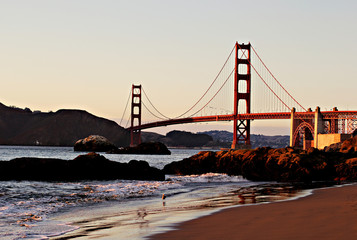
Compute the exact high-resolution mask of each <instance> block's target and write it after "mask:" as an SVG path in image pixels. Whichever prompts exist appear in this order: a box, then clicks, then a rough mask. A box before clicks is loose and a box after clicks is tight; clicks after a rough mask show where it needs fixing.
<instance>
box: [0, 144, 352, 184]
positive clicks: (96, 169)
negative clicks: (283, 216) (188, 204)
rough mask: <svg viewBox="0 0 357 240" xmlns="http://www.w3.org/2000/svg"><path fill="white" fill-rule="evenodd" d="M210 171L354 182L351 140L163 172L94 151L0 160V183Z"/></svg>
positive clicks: (226, 157) (227, 156)
mask: <svg viewBox="0 0 357 240" xmlns="http://www.w3.org/2000/svg"><path fill="white" fill-rule="evenodd" d="M143 146H146V147H148V146H150V147H151V148H148V149H149V150H150V151H152V148H153V147H155V146H157V145H155V144H154V145H150V144H149V145H143ZM143 149H144V150H145V148H143ZM143 149H141V150H143ZM149 150H148V153H149V152H150V151H149ZM142 152H143V151H142ZM144 152H145V151H144ZM135 153H136V152H135ZM210 172H213V173H226V174H228V175H241V176H243V177H244V178H246V179H248V180H251V181H279V182H287V181H289V182H312V181H346V180H347V181H355V180H357V137H354V138H351V139H348V140H346V141H344V142H343V143H339V144H334V145H331V146H330V147H327V148H325V149H324V150H318V149H315V148H310V149H308V150H301V149H294V148H291V147H286V148H278V149H273V148H269V147H262V148H256V149H253V150H228V151H217V152H212V151H201V152H199V153H198V154H196V155H193V156H191V157H189V158H186V159H183V160H181V161H176V162H172V163H170V164H167V165H166V166H165V167H164V169H163V170H160V169H157V168H154V167H150V166H149V164H148V163H147V162H145V161H137V160H132V161H130V162H129V163H119V162H114V161H110V160H108V159H106V158H105V157H104V156H102V155H99V154H96V153H94V152H92V153H88V154H86V155H80V156H78V157H76V158H75V159H73V160H69V161H67V160H61V159H43V158H17V159H13V160H10V161H0V180H38V181H74V180H112V179H135V180H160V181H163V180H165V174H177V175H190V174H204V173H210Z"/></svg>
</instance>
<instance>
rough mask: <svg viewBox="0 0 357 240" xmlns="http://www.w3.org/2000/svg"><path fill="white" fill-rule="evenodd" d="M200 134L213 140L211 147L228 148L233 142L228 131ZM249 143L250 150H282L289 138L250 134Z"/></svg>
mask: <svg viewBox="0 0 357 240" xmlns="http://www.w3.org/2000/svg"><path fill="white" fill-rule="evenodd" d="M199 133H202V134H207V135H209V136H211V137H212V138H213V141H214V142H213V143H212V145H219V146H222V147H223V146H225V147H230V145H231V144H232V141H233V133H232V132H228V131H217V130H214V131H206V132H199ZM250 142H251V144H252V148H253V149H254V148H257V147H272V148H283V147H286V146H289V144H290V136H287V135H276V136H266V135H261V134H251V135H250Z"/></svg>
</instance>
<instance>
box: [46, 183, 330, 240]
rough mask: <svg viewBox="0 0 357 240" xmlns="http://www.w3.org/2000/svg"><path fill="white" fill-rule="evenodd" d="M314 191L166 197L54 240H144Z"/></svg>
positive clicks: (255, 189) (83, 223) (269, 189)
mask: <svg viewBox="0 0 357 240" xmlns="http://www.w3.org/2000/svg"><path fill="white" fill-rule="evenodd" d="M323 186H324V185H323ZM313 187H314V186H312V185H308V186H306V185H301V186H297V185H290V184H265V185H258V186H251V187H242V188H238V189H236V190H235V191H231V192H228V193H226V194H223V195H220V196H216V197H207V198H202V199H198V200H195V201H192V199H187V200H186V201H185V200H182V199H180V201H177V200H174V199H170V198H171V197H170V196H166V198H165V199H162V198H161V199H160V198H159V199H158V200H157V202H156V203H150V204H148V205H147V206H143V207H140V208H137V209H128V210H125V211H123V210H121V211H116V208H115V205H112V206H111V208H110V211H107V212H106V213H105V214H99V216H98V214H96V215H95V216H89V215H88V214H87V215H84V216H83V218H84V219H81V218H79V219H75V220H74V221H72V223H71V225H73V226H76V227H78V230H75V231H73V232H70V233H67V234H65V235H63V236H59V237H57V238H52V239H56V240H59V239H61V240H64V239H75V238H80V237H87V238H89V237H90V238H103V239H105V238H106V237H108V238H109V237H113V234H114V235H118V237H122V238H123V239H142V238H143V237H144V236H145V235H151V234H153V233H158V232H162V231H164V230H168V228H160V229H159V227H162V226H168V225H170V224H174V223H177V222H181V221H185V220H189V219H192V218H195V217H198V216H200V215H202V213H204V212H205V211H206V212H209V211H211V212H212V210H218V209H219V208H223V207H228V206H239V205H245V204H258V203H265V202H274V201H283V200H287V199H289V198H292V197H296V196H298V194H299V192H300V190H303V189H310V188H313ZM318 187H321V186H320V185H318ZM171 200H172V201H171ZM99 211H100V210H99ZM113 232H114V233H113Z"/></svg>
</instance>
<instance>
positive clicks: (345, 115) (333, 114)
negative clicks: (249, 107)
mask: <svg viewBox="0 0 357 240" xmlns="http://www.w3.org/2000/svg"><path fill="white" fill-rule="evenodd" d="M321 114H322V116H323V118H324V119H357V111H322V112H321ZM294 115H295V116H296V117H300V118H303V119H310V118H314V116H315V112H296V113H294ZM290 117H291V112H278V113H246V114H238V115H237V119H238V120H256V119H290ZM233 119H234V115H233V114H229V115H213V116H203V117H190V118H178V119H168V120H163V121H158V122H152V123H145V124H142V125H140V126H135V127H133V128H128V130H140V129H148V128H154V127H163V126H169V125H176V124H186V123H198V122H217V121H233Z"/></svg>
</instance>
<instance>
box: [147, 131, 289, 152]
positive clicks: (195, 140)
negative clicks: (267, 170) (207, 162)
mask: <svg viewBox="0 0 357 240" xmlns="http://www.w3.org/2000/svg"><path fill="white" fill-rule="evenodd" d="M250 137H251V144H252V148H257V147H272V148H283V147H286V146H288V145H289V141H290V137H289V136H280V135H278V136H265V135H256V134H252V135H251V136H250ZM142 140H143V142H145V141H147V142H149V141H153V142H162V143H164V144H165V145H167V146H168V147H188V148H189V147H204V148H205V147H207V148H230V147H231V144H232V140H233V133H232V132H228V131H217V130H214V131H206V132H198V133H196V134H195V133H190V132H184V131H171V132H169V133H167V134H166V136H165V135H160V134H157V133H153V132H142Z"/></svg>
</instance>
